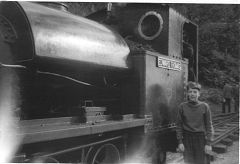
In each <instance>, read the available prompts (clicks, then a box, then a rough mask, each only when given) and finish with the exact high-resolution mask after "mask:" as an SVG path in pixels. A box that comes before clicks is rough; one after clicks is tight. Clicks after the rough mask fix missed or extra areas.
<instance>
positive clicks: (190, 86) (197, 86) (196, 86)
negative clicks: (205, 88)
mask: <svg viewBox="0 0 240 164" xmlns="http://www.w3.org/2000/svg"><path fill="white" fill-rule="evenodd" d="M189 89H197V90H199V91H200V90H201V85H200V84H199V83H196V82H193V81H189V82H188V85H187V90H189Z"/></svg>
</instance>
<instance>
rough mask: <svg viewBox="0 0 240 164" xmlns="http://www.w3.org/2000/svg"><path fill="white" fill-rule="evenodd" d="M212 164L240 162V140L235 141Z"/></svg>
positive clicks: (235, 163)
mask: <svg viewBox="0 0 240 164" xmlns="http://www.w3.org/2000/svg"><path fill="white" fill-rule="evenodd" d="M211 164H239V141H236V142H233V145H232V146H229V147H228V150H227V152H226V153H224V154H218V155H217V158H216V160H215V161H213V162H212V163H211Z"/></svg>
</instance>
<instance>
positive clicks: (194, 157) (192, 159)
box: [183, 131, 210, 164]
mask: <svg viewBox="0 0 240 164" xmlns="http://www.w3.org/2000/svg"><path fill="white" fill-rule="evenodd" d="M183 144H184V148H185V150H184V153H183V156H184V162H185V163H186V164H209V163H210V160H209V157H208V156H207V155H206V154H205V150H204V149H205V144H206V139H205V134H204V133H203V132H189V131H184V132H183Z"/></svg>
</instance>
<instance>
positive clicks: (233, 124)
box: [212, 113, 239, 153]
mask: <svg viewBox="0 0 240 164" xmlns="http://www.w3.org/2000/svg"><path fill="white" fill-rule="evenodd" d="M213 126H214V131H215V133H214V139H213V141H212V147H213V151H214V152H217V153H225V152H226V151H227V146H230V145H231V144H232V142H233V141H235V140H238V134H239V114H238V113H229V114H221V115H217V116H214V117H213Z"/></svg>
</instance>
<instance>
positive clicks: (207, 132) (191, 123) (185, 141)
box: [177, 82, 213, 164]
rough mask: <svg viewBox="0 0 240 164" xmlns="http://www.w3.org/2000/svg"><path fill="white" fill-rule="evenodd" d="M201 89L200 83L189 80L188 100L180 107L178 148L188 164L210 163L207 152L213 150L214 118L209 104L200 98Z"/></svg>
mask: <svg viewBox="0 0 240 164" xmlns="http://www.w3.org/2000/svg"><path fill="white" fill-rule="evenodd" d="M200 89H201V86H200V85H199V84H197V83H195V82H189V83H188V86H187V91H188V101H187V102H183V103H181V104H180V105H179V109H178V116H177V139H178V142H179V145H178V149H179V150H180V151H181V152H183V156H184V162H185V163H187V164H207V163H210V161H209V159H208V158H207V155H206V153H207V152H209V151H211V150H212V147H211V145H210V142H211V140H212V137H213V126H212V118H211V111H210V109H209V106H208V104H206V103H204V102H200V101H199V100H198V98H199V96H200Z"/></svg>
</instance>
